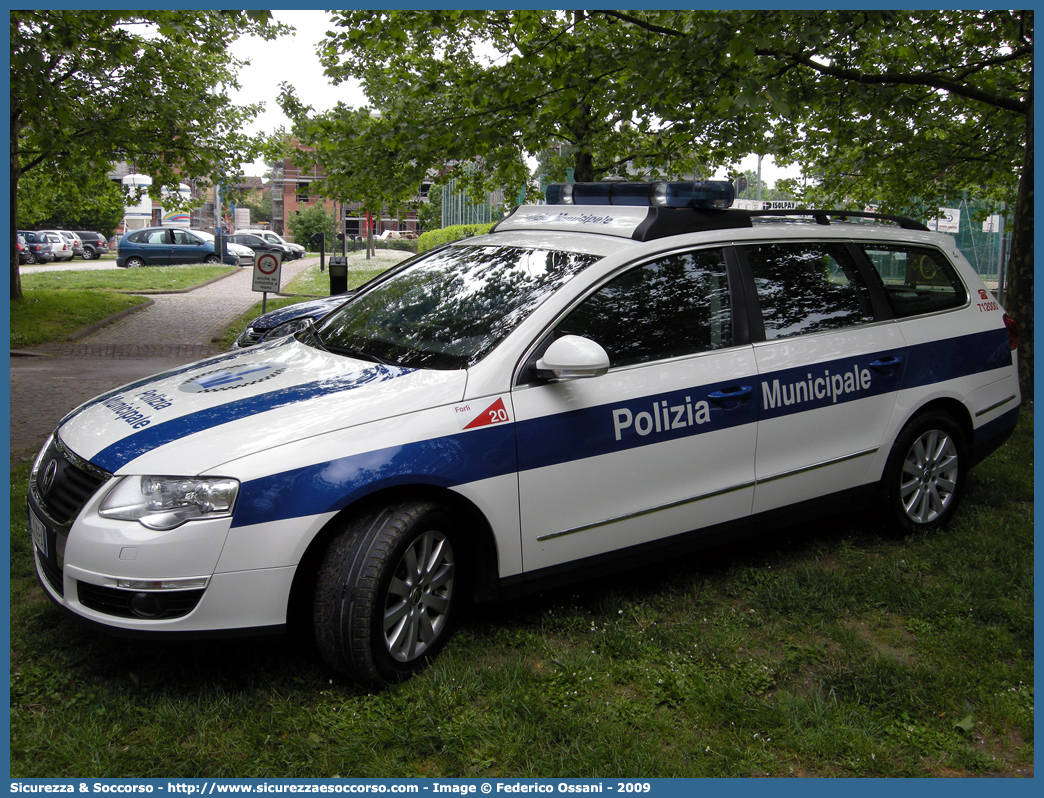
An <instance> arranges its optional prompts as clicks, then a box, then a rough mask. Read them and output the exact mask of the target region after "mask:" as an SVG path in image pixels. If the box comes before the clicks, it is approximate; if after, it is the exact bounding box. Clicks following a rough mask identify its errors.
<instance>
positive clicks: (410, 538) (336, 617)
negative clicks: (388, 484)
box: [312, 501, 460, 687]
mask: <svg viewBox="0 0 1044 798" xmlns="http://www.w3.org/2000/svg"><path fill="white" fill-rule="evenodd" d="M454 530H455V524H454V521H453V518H452V516H450V514H449V513H448V512H446V511H445V510H444V509H443V508H441V507H440V506H439V505H437V504H433V503H431V502H427V501H422V502H407V503H402V504H395V505H391V506H388V507H383V508H379V509H377V510H375V511H371V512H369V513H365V514H363V515H360V516H358V517H356V518H355V519H352V520H351V521H349V522H348V524H347V525H346V526H345V528H344V530H343V531H342V532H341V533H340V534H338V535H337V536H336V537H335V538H334V539H333V541H332V542H331V543H330V546H329V548H328V549H327V552H326V556H325V558H324V560H323V564H322V566H321V567H320V569H319V575H318V580H317V584H316V589H315V597H314V602H313V612H312V623H313V628H314V631H315V638H316V643H317V645H318V647H319V650H320V652H321V653H322V655H323V658H324V659H325V660H326V662H327V663H328V664H329V665H330V666H331V667H332V668H334V669H335V670H337V671H338V672H340V673H343V674H346V675H349V676H351V677H353V678H355V679H357V680H358V681H360V682H363V683H365V684H367V685H370V686H374V687H381V686H384V685H386V684H389V683H394V682H398V681H401V680H403V679H405V678H407V677H409V676H411V675H413V674H414V673H416V672H417V671H419V670H421V669H422V668H424V667H425V666H426V665H427V664H428V662H430V661H431V659H432V658H433V657H434V656H435V655H436V654H437V653H438V652H439V650H440V649H441V648H442V646H443V645H445V642H446V639H447V638H448V637H449V624H450V621H451V619H452V617H453V612H454V608H455V606H456V603H457V594H458V593H459V592H460V581H459V579H458V578H457V560H456V554H455V547H454V540H455V537H456V534H455V531H454Z"/></svg>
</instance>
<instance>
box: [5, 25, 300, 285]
mask: <svg viewBox="0 0 1044 798" xmlns="http://www.w3.org/2000/svg"><path fill="white" fill-rule="evenodd" d="M270 17H271V14H270V12H268V11H217V10H214V11H181V10H174V11H121V10H99V11H82V10H65V9H34V10H25V11H12V12H11V14H10V51H11V64H10V112H11V113H10V120H11V129H10V140H11V181H12V186H13V189H14V191H13V193H14V194H15V195H17V194H18V187H19V185H20V181H21V179H22V177H23V175H28V174H30V173H32V172H33V171H36V170H44V171H49V172H51V173H52V174H53V176H54V180H55V183H54V186H55V189H56V190H57V192H58V193H59V194H62V193H66V192H69V191H70V190H75V188H76V185H75V183H76V178H78V177H80V176H82V175H88V176H96V175H98V174H99V173H101V172H103V171H104V170H105V168H106V167H107V166H108V164H109V163H111V162H112V161H114V160H117V159H122V160H126V161H130V162H133V163H134V164H135V165H136V167H137V168H138V169H139V171H141V172H143V173H145V174H148V175H150V176H151V177H152V179H153V185H152V187H151V189H150V193H152V195H153V196H154V197H155V198H159V197H160V196H161V192H162V189H163V188H164V187H171V188H173V189H176V187H177V184H178V182H179V180H181V179H182V177H183V176H185V175H188V176H192V177H194V178H197V179H200V180H204V181H205V180H209V181H210V182H211V183H214V184H217V183H221V184H225V185H234V184H235V183H236V180H235V179H233V178H235V177H237V176H238V172H239V169H240V165H241V164H243V163H246V162H249V161H252V160H253V159H254V158H255V157H256V155H257V154H258V152H259V147H260V143H259V142H258V141H255V140H254V139H252V138H251V137H248V136H246V135H245V134H243V132H242V130H243V127H244V125H245V123H246V122H247V121H248V120H250V119H252V118H253V117H254V116H255V115H256V114H257V113H258V112H259V110H260V107H259V106H257V105H247V106H241V105H239V104H237V103H234V102H233V101H232V99H231V97H230V96H229V89H230V88H232V87H234V86H236V85H237V84H236V74H237V71H238V68H239V66H240V65H241V64H240V62H239V61H238V60H237V59H236V58H234V57H233V56H232V55H231V54H230V52H229V51H228V44H229V43H230V42H231V41H232V40H234V39H235V38H237V37H238V36H241V35H257V36H261V37H262V38H266V39H269V38H272V37H273V36H276V35H278V34H279V33H281V32H282V31H283V29H282V27H281V26H277V25H274V24H270V23H269V20H270ZM18 223H19V212H18V203H17V202H12V203H11V230H12V233H13V231H14V230H15V229H16V228H17V226H18ZM11 238H12V241H13V239H14V236H13V234H12V237H11ZM11 264H12V265H11V296H12V297H13V298H15V297H18V296H19V295H20V293H21V285H20V282H19V274H18V269H17V256H16V253H15V250H14V245H13V244H12V247H11Z"/></svg>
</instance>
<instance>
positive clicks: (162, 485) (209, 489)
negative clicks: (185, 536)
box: [98, 477, 239, 531]
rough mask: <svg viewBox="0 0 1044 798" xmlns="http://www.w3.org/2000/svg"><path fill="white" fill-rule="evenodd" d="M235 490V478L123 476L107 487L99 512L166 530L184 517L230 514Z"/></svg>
mask: <svg viewBox="0 0 1044 798" xmlns="http://www.w3.org/2000/svg"><path fill="white" fill-rule="evenodd" d="M238 493H239V482H238V481H237V480H234V479H225V478H208V477H124V478H123V479H121V480H120V481H119V483H118V484H117V485H116V487H115V488H113V489H112V490H111V491H109V495H108V496H106V497H105V500H104V501H103V502H102V504H101V508H100V509H99V510H98V514H99V515H101V516H102V517H103V518H118V519H120V520H122V521H138V522H139V523H141V524H142V525H143V526H147V527H148V528H149V529H159V530H164V531H165V530H168V529H174V528H176V527H179V526H181V525H182V524H183V523H185V522H186V521H195V520H197V519H200V518H224V517H227V516H230V515H232V508H233V507H234V506H235V504H236V496H237V495H238Z"/></svg>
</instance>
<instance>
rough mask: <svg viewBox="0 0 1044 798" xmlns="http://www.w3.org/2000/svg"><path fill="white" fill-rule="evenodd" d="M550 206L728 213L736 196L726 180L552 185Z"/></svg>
mask: <svg viewBox="0 0 1044 798" xmlns="http://www.w3.org/2000/svg"><path fill="white" fill-rule="evenodd" d="M546 197H547V204H548V205H632V206H633V205H638V206H653V207H660V208H703V209H724V208H728V207H730V206H731V205H732V201H733V200H734V199H735V198H736V193H735V191H734V189H733V187H732V183H730V182H728V181H725V180H697V181H680V182H672V183H628V182H622V181H617V182H605V183H551V184H550V185H549V186H548V187H547V194H546Z"/></svg>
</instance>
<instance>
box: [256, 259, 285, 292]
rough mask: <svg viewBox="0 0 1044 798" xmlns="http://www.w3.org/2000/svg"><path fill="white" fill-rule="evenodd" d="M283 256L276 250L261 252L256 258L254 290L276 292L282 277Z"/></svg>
mask: <svg viewBox="0 0 1044 798" xmlns="http://www.w3.org/2000/svg"><path fill="white" fill-rule="evenodd" d="M282 266H283V263H282V257H280V256H279V255H278V254H276V253H274V252H261V253H259V254H258V256H257V257H256V258H254V282H253V290H254V291H264V292H266V293H267V292H269V291H272V292H276V291H278V290H279V281H280V279H281V278H282V271H283V269H282Z"/></svg>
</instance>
